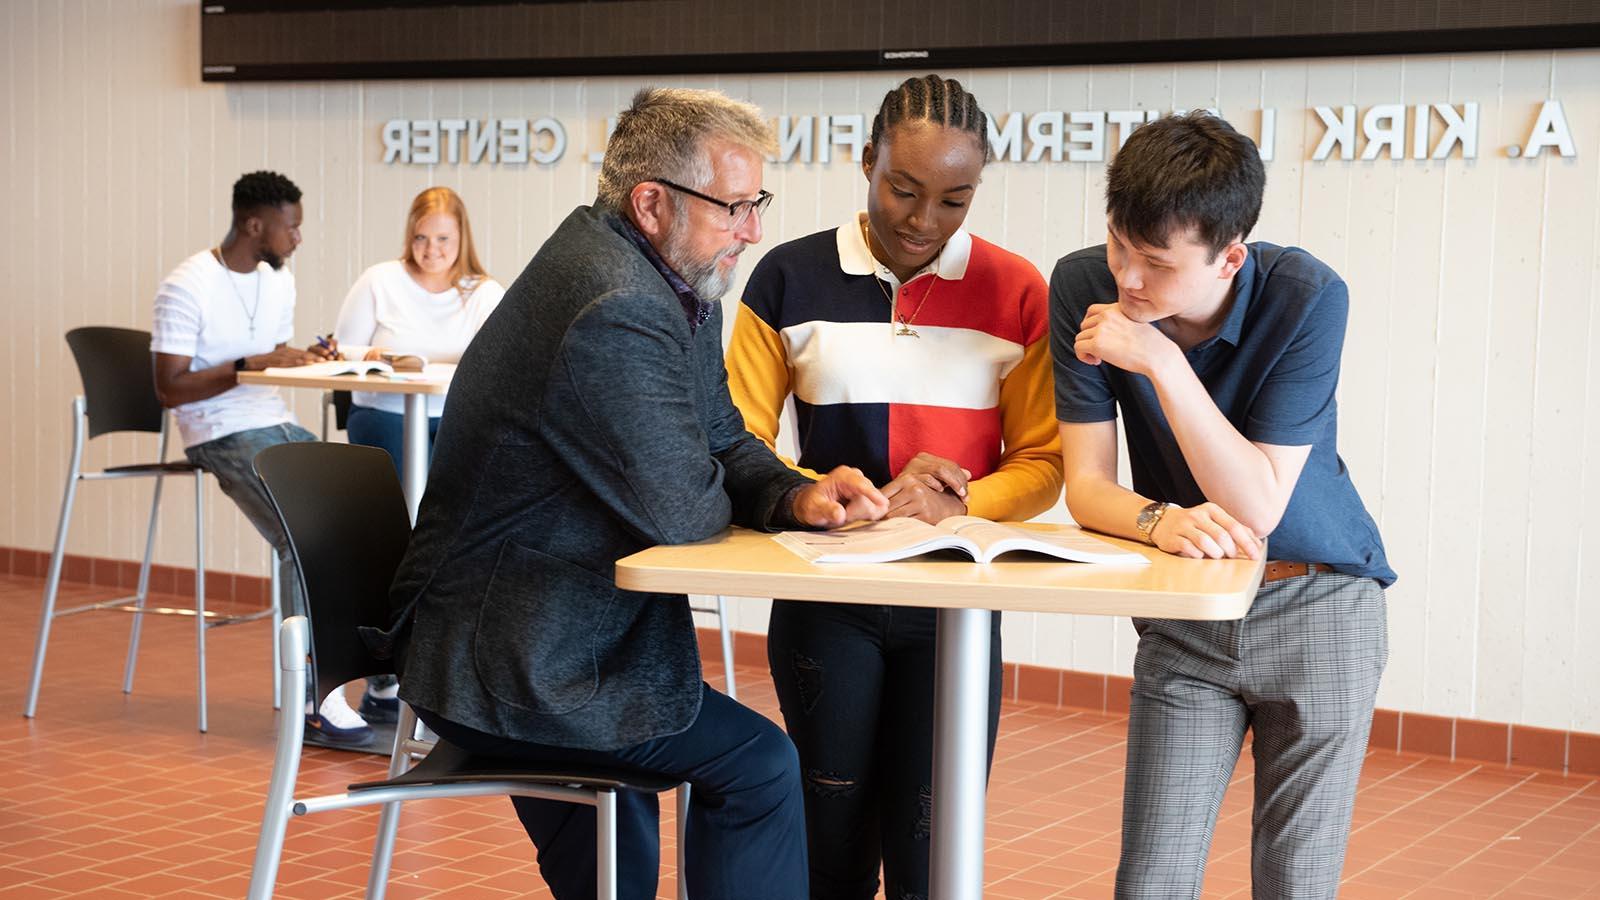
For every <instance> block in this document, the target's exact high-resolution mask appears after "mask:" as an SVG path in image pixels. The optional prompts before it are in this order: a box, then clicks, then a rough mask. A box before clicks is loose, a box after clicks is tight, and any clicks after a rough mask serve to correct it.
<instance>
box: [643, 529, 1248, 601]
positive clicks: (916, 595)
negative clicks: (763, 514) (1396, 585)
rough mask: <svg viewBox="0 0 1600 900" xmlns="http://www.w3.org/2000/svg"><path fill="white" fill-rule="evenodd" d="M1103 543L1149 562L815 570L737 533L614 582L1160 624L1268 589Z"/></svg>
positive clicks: (648, 553) (1131, 546)
mask: <svg viewBox="0 0 1600 900" xmlns="http://www.w3.org/2000/svg"><path fill="white" fill-rule="evenodd" d="M1022 527H1025V528H1037V529H1041V530H1045V529H1070V528H1072V527H1073V526H1070V525H1048V524H1035V523H1029V524H1027V525H1025V526H1022ZM1096 537H1099V538H1101V539H1103V540H1105V541H1108V542H1110V543H1112V544H1115V545H1116V546H1118V547H1120V548H1123V549H1127V550H1132V551H1134V552H1136V553H1139V554H1142V555H1143V556H1145V557H1147V558H1148V559H1149V560H1150V565H1148V566H1110V565H1088V564H1085V563H1071V562H1059V561H1057V560H1052V559H1048V558H1045V557H1039V556H1035V555H1032V554H1025V553H1017V554H1010V555H1007V556H1005V557H1002V561H999V562H992V563H988V564H980V563H974V562H969V561H965V560H964V559H960V558H953V557H949V556H945V555H940V556H937V557H935V556H922V557H917V558H915V559H911V560H904V561H901V562H891V563H872V564H865V565H854V564H844V563H808V562H806V561H805V560H803V559H801V558H800V557H798V556H796V555H795V554H793V553H791V552H790V551H789V550H787V549H785V548H783V547H782V546H780V545H779V544H778V543H777V542H776V541H774V540H773V539H772V536H771V535H770V534H761V533H758V532H754V531H747V530H745V529H742V528H730V529H729V530H727V531H725V532H723V533H722V534H721V535H720V536H718V537H715V538H712V539H711V540H707V541H700V542H699V543H694V544H683V545H679V546H672V547H667V546H662V547H652V548H650V549H649V550H644V551H641V552H639V553H635V554H633V555H632V556H629V557H626V558H624V559H621V560H618V562H617V576H616V577H617V584H618V586H620V587H623V588H626V589H628V590H633V591H649V592H659V593H673V594H722V595H725V596H735V597H785V598H791V599H795V600H830V601H839V602H854V603H875V604H882V605H886V606H922V607H959V608H974V609H996V610H1013V611H1018V612H1053V613H1079V614H1085V615H1103V616H1141V617H1147V618H1163V619H1238V618H1241V617H1243V616H1244V614H1245V613H1246V612H1248V611H1249V609H1250V603H1251V601H1252V600H1253V599H1254V598H1255V592H1256V587H1257V586H1258V585H1259V584H1260V583H1261V571H1262V567H1263V565H1264V563H1263V562H1261V561H1252V560H1193V559H1181V558H1179V557H1176V556H1171V555H1168V554H1165V553H1162V552H1161V551H1159V550H1157V549H1155V548H1154V547H1149V546H1146V545H1144V544H1140V543H1135V542H1133V541H1124V540H1120V539H1117V538H1111V537H1104V536H1103V535H1096Z"/></svg>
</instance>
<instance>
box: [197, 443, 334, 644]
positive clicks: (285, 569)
mask: <svg viewBox="0 0 1600 900" xmlns="http://www.w3.org/2000/svg"><path fill="white" fill-rule="evenodd" d="M316 439H317V437H316V435H314V434H312V433H311V432H309V431H307V430H305V429H304V428H301V427H300V426H299V425H295V424H292V423H284V424H282V425H270V426H268V427H266V428H251V429H249V430H246V431H236V432H234V433H233V434H230V435H226V436H223V437H219V438H217V439H216V440H212V441H206V442H205V443H204V444H196V445H195V446H193V447H189V448H186V449H185V450H184V451H183V455H184V456H186V457H188V458H189V462H191V463H193V464H195V465H197V466H200V467H202V468H204V469H205V470H206V471H207V472H210V473H211V474H212V475H213V476H214V477H215V478H216V479H217V484H219V485H221V487H222V492H223V493H224V494H227V495H228V497H229V499H231V500H233V503H234V505H235V506H237V507H239V511H240V512H242V513H244V517H245V518H246V519H249V520H250V524H251V525H254V526H255V529H256V531H258V532H260V533H261V536H262V537H264V538H266V539H267V543H269V544H271V545H272V546H273V549H275V550H277V551H278V560H279V564H278V565H279V567H278V585H279V590H280V591H281V593H282V600H283V614H284V615H285V616H298V615H304V614H305V608H306V605H305V596H304V594H302V593H301V590H300V572H299V570H298V569H296V568H295V565H294V554H292V553H290V552H289V536H288V535H287V534H285V533H284V531H283V526H282V525H280V524H279V523H278V513H277V512H276V511H275V510H274V509H273V508H272V500H271V498H269V497H268V496H267V488H266V486H265V485H263V484H262V483H261V479H260V478H259V477H257V476H256V470H255V459H256V454H257V453H260V452H261V451H262V450H265V449H266V448H268V447H272V446H275V445H277V444H289V443H293V442H295V441H314V440H316ZM274 639H276V637H274Z"/></svg>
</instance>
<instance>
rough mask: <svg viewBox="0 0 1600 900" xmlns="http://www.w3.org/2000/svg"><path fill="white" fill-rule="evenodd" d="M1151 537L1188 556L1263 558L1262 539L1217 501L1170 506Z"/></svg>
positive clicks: (1160, 545)
mask: <svg viewBox="0 0 1600 900" xmlns="http://www.w3.org/2000/svg"><path fill="white" fill-rule="evenodd" d="M1150 539H1151V540H1152V541H1154V542H1155V545H1156V546H1157V547H1158V548H1160V549H1161V550H1163V551H1165V552H1167V553H1171V554H1172V555H1174V556H1184V557H1188V558H1189V559H1259V558H1260V557H1261V539H1260V538H1258V537H1256V534H1255V532H1253V531H1251V530H1250V529H1249V528H1248V527H1246V526H1245V525H1244V524H1243V523H1242V522H1240V521H1239V520H1238V519H1235V518H1234V517H1233V516H1231V515H1229V514H1228V512H1227V511H1226V510H1224V509H1223V508H1222V507H1220V506H1218V505H1216V504H1215V503H1202V504H1200V505H1199V506H1191V507H1188V508H1184V507H1181V506H1177V507H1170V508H1168V509H1167V511H1166V514H1165V515H1163V516H1162V517H1161V521H1159V522H1157V523H1156V527H1155V528H1154V529H1153V530H1151V532H1150Z"/></svg>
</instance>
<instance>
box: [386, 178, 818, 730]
mask: <svg viewBox="0 0 1600 900" xmlns="http://www.w3.org/2000/svg"><path fill="white" fill-rule="evenodd" d="M620 228H621V223H620V222H619V221H618V220H617V219H616V218H615V216H614V215H613V214H610V213H604V212H600V211H597V210H595V209H591V208H588V207H580V208H578V209H577V210H575V211H574V212H573V213H572V214H571V215H570V216H568V217H567V219H566V221H565V222H563V223H562V224H561V226H560V227H559V228H557V229H556V231H555V233H554V234H553V235H551V237H550V239H549V240H548V241H547V242H545V245H544V246H543V247H542V248H540V250H539V252H538V253H537V254H536V255H535V256H534V257H533V260H532V262H530V263H528V267H527V268H526V269H525V270H523V273H522V276H521V277H519V278H518V279H517V280H516V282H515V283H514V284H512V285H511V288H510V289H509V290H508V291H507V292H506V295H505V299H504V300H503V301H501V303H500V306H499V308H498V309H496V310H495V312H494V313H493V314H492V315H491V316H490V317H489V319H488V321H487V322H485V323H484V326H483V329H482V330H481V331H479V332H478V335H477V337H476V338H475V339H474V340H473V341H472V344H471V345H470V346H469V347H468V348H467V351H466V353H465V355H463V356H462V358H461V365H460V367H459V369H457V371H456V375H455V380H454V381H453V382H452V383H451V386H450V402H449V404H448V406H447V407H446V412H445V415H444V420H443V422H441V423H440V427H439V436H438V440H437V443H436V444H435V451H434V457H433V465H432V468H431V470H430V472H429V475H428V490H427V493H426V494H425V495H424V497H423V499H422V506H421V511H420V513H419V515H418V519H417V528H416V531H415V533H414V534H413V535H412V539H411V545H410V548H409V549H408V551H407V553H406V556H405V559H404V560H403V561H402V563H401V565H400V571H399V573H398V574H397V576H396V578H395V582H394V587H393V589H392V593H391V600H392V602H393V604H394V609H395V610H396V615H395V621H394V627H393V628H392V629H391V630H390V631H389V632H387V633H386V634H383V635H379V636H376V637H377V638H378V639H377V640H376V641H375V644H376V645H380V646H379V649H380V650H381V649H382V646H381V645H384V644H385V643H387V646H388V648H389V649H391V650H392V651H393V652H394V653H395V656H396V661H397V662H398V663H399V664H400V670H401V679H400V696H401V697H403V698H404V699H405V700H406V701H407V702H409V703H411V704H413V705H414V706H419V707H421V708H423V709H426V710H430V711H432V712H434V713H437V714H438V715H441V716H443V717H445V718H447V719H449V720H451V721H453V722H457V723H460V724H462V725H466V726H469V727H471V728H476V729H478V730H480V731H484V732H487V733H489V734H494V735H500V736H503V737H509V738H514V739H518V740H524V741H533V742H537V743H542V744H553V745H557V746H563V747H582V748H590V749H598V750H612V749H616V748H619V747H625V746H629V745H632V744H637V743H639V742H641V741H645V740H649V739H652V738H657V737H662V736H665V735H669V734H675V733H677V732H680V731H682V730H684V729H685V728H687V727H689V725H690V724H691V723H692V722H693V721H694V719H695V716H696V715H697V714H698V712H699V708H700V680H701V675H700V654H699V650H698V646H697V644H696V641H695V633H694V625H693V621H692V619H691V616H690V613H689V608H688V601H687V598H685V597H684V596H682V595H677V596H669V595H659V594H639V593H634V592H631V591H624V590H620V589H618V588H617V586H616V584H615V581H614V578H613V572H614V564H615V562H616V561H617V560H618V559H620V558H621V557H623V556H627V555H628V554H630V553H634V552H636V551H638V550H642V549H644V548H646V547H650V546H653V545H656V544H680V543H684V542H688V541H695V540H700V539H702V538H707V537H710V536H712V535H715V534H717V533H718V532H719V531H721V530H722V529H723V528H725V527H726V526H727V525H728V524H729V523H730V522H731V523H734V524H739V525H745V526H748V527H753V528H766V527H769V526H776V527H789V526H790V525H792V523H790V522H789V521H788V520H787V518H786V516H787V510H778V509H777V507H778V505H779V501H780V500H781V499H782V498H783V495H784V494H785V493H787V492H788V491H789V490H790V489H791V488H793V487H795V486H796V485H798V484H804V483H807V479H806V478H805V477H804V476H802V475H799V474H798V473H796V472H794V471H792V470H791V469H789V468H788V467H786V466H784V465H783V464H782V463H781V462H779V460H778V459H777V458H776V457H774V456H773V455H772V453H771V452H769V451H768V450H767V448H766V447H765V446H763V445H762V444H761V443H760V442H759V441H758V440H756V439H755V438H753V437H751V436H750V434H749V433H748V432H747V431H745V428H744V420H743V419H742V418H741V417H740V415H739V412H738V410H737V409H735V408H734V406H733V403H732V401H731V400H730V399H729V397H728V388H727V372H726V370H725V369H724V368H723V361H722V316H721V309H720V306H718V307H717V312H716V314H715V315H713V316H712V317H711V319H710V320H709V321H707V322H706V323H705V324H704V325H702V326H700V327H699V329H698V330H697V331H696V332H693V333H691V331H690V328H689V323H688V320H687V317H686V316H685V313H684V310H683V306H682V305H681V304H680V303H679V301H678V298H677V295H676V294H674V293H673V291H672V289H671V287H669V286H668V284H667V283H666V280H665V279H663V278H662V276H661V274H660V272H658V271H657V270H656V269H655V268H654V267H653V266H652V265H651V264H650V261H649V260H648V259H646V258H645V257H644V255H643V254H642V253H641V252H640V251H639V249H638V248H637V247H635V246H634V245H633V244H632V243H631V242H629V240H628V239H627V238H626V237H625V236H624V235H623V234H622V232H621V231H620Z"/></svg>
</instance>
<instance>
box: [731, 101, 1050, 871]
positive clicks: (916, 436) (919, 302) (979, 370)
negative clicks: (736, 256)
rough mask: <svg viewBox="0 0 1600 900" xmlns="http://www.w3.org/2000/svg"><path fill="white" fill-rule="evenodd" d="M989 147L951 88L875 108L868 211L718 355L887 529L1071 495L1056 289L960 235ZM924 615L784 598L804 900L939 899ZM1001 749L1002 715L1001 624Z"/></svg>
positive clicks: (735, 387) (787, 704)
mask: <svg viewBox="0 0 1600 900" xmlns="http://www.w3.org/2000/svg"><path fill="white" fill-rule="evenodd" d="M988 156H989V142H988V125H987V119H986V118H985V116H984V114H983V112H982V111H981V110H980V109H979V108H978V102H977V100H976V99H975V98H974V97H973V96H972V95H971V94H969V93H968V92H967V91H966V90H965V89H963V88H962V87H961V85H960V83H959V82H956V81H954V80H950V79H944V78H940V77H938V76H936V75H928V76H925V77H922V78H913V79H909V80H907V81H905V82H904V83H902V84H901V85H900V86H899V87H897V88H896V89H894V90H893V91H890V92H889V94H888V95H887V96H886V97H885V98H884V100H883V104H882V106H881V107H880V108H879V110H878V114H877V117H876V118H875V119H874V120H873V123H872V136H871V142H870V143H869V144H868V145H867V146H866V148H865V152H864V153H863V157H862V171H863V173H864V174H865V175H866V179H867V208H866V211H865V212H860V213H857V214H855V215H852V216H850V218H849V219H848V220H847V221H846V222H845V223H844V224H843V225H842V226H840V227H839V228H837V229H830V230H828V231H823V232H819V233H817V234H813V235H810V236H807V237H803V238H799V239H798V240H794V241H790V242H788V243H785V244H782V245H780V246H778V247H775V248H774V249H773V250H772V251H770V252H769V253H768V254H767V255H766V256H765V258H763V259H762V261H761V262H760V264H759V265H757V266H756V268H755V271H754V272H753V273H752V274H751V276H750V282H749V285H748V286H747V287H746V289H745V293H744V297H743V305H742V307H741V309H740V311H739V316H738V319H737V321H736V324H735V326H734V331H733V337H732V339H731V341H730V343H729V347H728V379H729V388H730V390H731V392H732V395H733V400H734V402H735V404H737V405H738V407H739V409H740V411H741V412H743V414H744V417H745V424H746V427H748V428H749V429H750V431H751V433H753V434H754V435H755V436H756V437H759V438H761V439H762V440H763V441H765V442H766V443H767V444H768V445H769V446H775V440H776V437H777V431H778V418H779V414H780V412H781V410H782V409H783V406H784V403H785V401H786V400H788V399H789V398H790V397H792V398H793V400H794V409H795V422H794V425H795V428H796V431H797V436H798V438H799V449H800V452H799V458H798V459H797V460H795V461H793V462H791V465H794V466H795V467H796V468H797V469H800V470H801V471H803V472H806V473H807V474H810V475H812V476H813V477H818V475H817V473H819V472H826V471H828V470H830V469H832V468H833V467H834V466H836V465H850V466H855V467H857V468H859V469H861V470H862V471H864V472H865V473H866V474H867V475H868V477H870V478H872V479H873V481H874V483H876V484H879V485H883V486H884V487H883V493H884V495H885V496H886V497H889V498H890V499H889V502H890V509H889V515H890V516H897V515H898V516H914V517H916V518H920V519H923V520H926V521H928V522H937V521H939V520H940V519H944V518H947V517H949V516H956V515H974V516H983V517H985V518H989V519H997V520H1001V519H1006V520H1022V519H1027V518H1029V517H1031V516H1034V515H1037V514H1038V513H1040V512H1043V511H1044V510H1046V509H1048V508H1049V507H1050V506H1052V505H1053V504H1054V503H1055V502H1056V500H1057V498H1058V497H1059V496H1060V494H1061V454H1060V444H1059V438H1058V436H1057V430H1056V423H1055V415H1054V411H1053V409H1052V407H1051V390H1052V385H1051V366H1050V358H1049V349H1048V339H1047V334H1046V322H1047V318H1048V312H1047V305H1048V301H1047V291H1046V288H1045V283H1044V279H1043V278H1042V277H1040V275H1039V272H1038V270H1037V269H1035V268H1034V266H1033V265H1032V264H1031V263H1029V262H1028V261H1027V260H1025V259H1023V258H1022V257H1020V256H1017V255H1015V254H1012V253H1009V252H1007V251H1005V250H1002V249H1000V248H999V247H997V246H995V245H994V244H991V243H988V242H987V241H984V240H982V239H980V238H977V237H974V236H972V235H971V234H969V233H968V232H967V231H965V230H964V229H963V228H962V224H963V222H964V221H965V219H966V216H967V211H968V209H969V208H970V207H971V204H972V199H973V195H974V193H975V192H976V191H977V188H978V182H979V177H980V175H981V174H982V171H983V166H984V163H985V162H987V160H988ZM934 622H935V613H934V611H933V610H931V609H909V608H905V607H899V608H891V607H885V606H873V605H870V604H843V603H839V604H819V603H794V602H786V601H783V600H777V601H775V602H774V604H773V608H772V619H771V623H770V629H769V633H768V644H767V646H768V662H769V664H770V666H771V669H772V677H773V681H774V683H775V684H776V686H777V693H778V699H779V703H780V705H781V707H782V710H783V717H784V722H785V724H786V726H787V728H788V731H789V735H790V737H792V738H793V739H794V742H795V746H796V747H797V748H798V749H799V751H800V764H801V770H802V773H803V775H804V777H805V780H806V821H807V829H806V831H807V834H806V838H807V842H808V850H809V853H810V867H811V896H812V897H814V898H870V897H872V896H873V895H874V893H875V892H876V890H877V886H878V868H879V865H880V863H881V865H882V867H883V872H884V880H885V888H886V896H888V897H889V898H891V900H899V898H904V897H923V896H926V894H927V891H928V852H929V840H928V823H929V810H930V802H931V794H932V791H931V786H930V785H931V779H932V755H933V754H932V746H933V666H934ZM991 651H992V656H991V659H992V661H993V662H992V664H993V669H992V672H991V678H990V708H991V714H990V718H989V748H990V755H991V756H992V755H993V749H994V737H995V729H996V727H997V723H998V721H999V696H1000V624H999V616H996V617H995V627H994V633H993V636H992V647H991Z"/></svg>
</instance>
